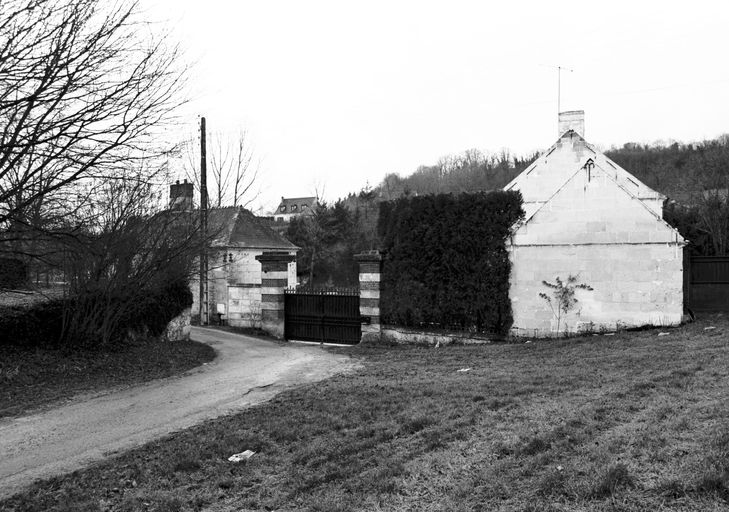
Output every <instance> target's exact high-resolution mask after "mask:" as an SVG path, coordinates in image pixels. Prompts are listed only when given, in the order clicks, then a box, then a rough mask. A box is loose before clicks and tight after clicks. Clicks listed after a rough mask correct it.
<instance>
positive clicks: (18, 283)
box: [0, 258, 28, 288]
mask: <svg viewBox="0 0 729 512" xmlns="http://www.w3.org/2000/svg"><path fill="white" fill-rule="evenodd" d="M26 284H28V266H27V265H26V264H25V263H23V262H22V261H21V260H19V259H16V258H0V288H20V287H22V286H25V285H26Z"/></svg>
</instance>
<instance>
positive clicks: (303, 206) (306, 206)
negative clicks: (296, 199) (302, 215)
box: [301, 204, 309, 210]
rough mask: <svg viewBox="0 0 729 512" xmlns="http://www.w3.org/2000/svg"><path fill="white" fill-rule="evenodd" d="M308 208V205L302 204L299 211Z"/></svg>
mask: <svg viewBox="0 0 729 512" xmlns="http://www.w3.org/2000/svg"><path fill="white" fill-rule="evenodd" d="M308 207H309V205H308V204H302V205H301V209H302V210H306V209H307V208H308Z"/></svg>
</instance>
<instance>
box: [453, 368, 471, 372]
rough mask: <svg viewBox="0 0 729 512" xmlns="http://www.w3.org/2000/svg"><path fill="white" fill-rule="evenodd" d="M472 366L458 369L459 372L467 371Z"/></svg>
mask: <svg viewBox="0 0 729 512" xmlns="http://www.w3.org/2000/svg"><path fill="white" fill-rule="evenodd" d="M469 370H470V368H461V369H460V370H456V371H457V372H467V371H469Z"/></svg>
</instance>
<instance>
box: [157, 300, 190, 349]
mask: <svg viewBox="0 0 729 512" xmlns="http://www.w3.org/2000/svg"><path fill="white" fill-rule="evenodd" d="M190 312H191V310H190V308H187V309H185V310H184V311H183V312H182V313H180V314H179V315H177V316H176V317H175V318H173V319H172V320H171V321H170V323H168V324H167V329H166V330H165V332H164V333H163V334H162V339H163V340H164V341H186V340H189V339H190Z"/></svg>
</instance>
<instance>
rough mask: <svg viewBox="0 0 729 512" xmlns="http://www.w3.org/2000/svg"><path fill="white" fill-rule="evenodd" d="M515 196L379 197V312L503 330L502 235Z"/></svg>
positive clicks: (513, 213)
mask: <svg viewBox="0 0 729 512" xmlns="http://www.w3.org/2000/svg"><path fill="white" fill-rule="evenodd" d="M521 203H522V200H521V194H519V193H518V192H502V191H498V192H490V193H475V194H461V195H458V196H454V195H448V194H441V195H433V196H424V197H403V198H400V199H398V200H396V201H392V202H385V203H381V205H380V218H379V225H378V229H379V234H380V238H381V241H382V249H383V252H384V254H385V260H384V266H383V275H382V292H381V293H382V298H381V306H380V307H381V314H382V317H383V321H384V322H385V323H389V324H395V325H404V326H407V327H429V328H432V327H436V328H445V329H458V330H469V331H476V332H497V333H506V332H507V331H508V329H509V327H510V326H511V322H512V317H511V303H510V301H509V274H510V269H511V267H510V263H509V257H508V253H507V250H506V239H507V238H508V236H509V234H510V233H511V227H512V226H513V225H514V223H515V222H516V221H517V220H518V219H519V218H520V217H521V216H522V215H523V211H522V209H521Z"/></svg>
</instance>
